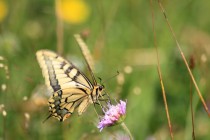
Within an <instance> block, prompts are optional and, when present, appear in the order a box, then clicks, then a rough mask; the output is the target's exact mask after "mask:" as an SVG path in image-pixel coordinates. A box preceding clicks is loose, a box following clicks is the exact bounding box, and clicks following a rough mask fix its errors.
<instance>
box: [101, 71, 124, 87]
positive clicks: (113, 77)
mask: <svg viewBox="0 0 210 140" xmlns="http://www.w3.org/2000/svg"><path fill="white" fill-rule="evenodd" d="M119 74H120V73H119V71H117V73H116V74H115V75H113V76H111V77H109V78H107V79H106V80H104V81H103V84H104V83H106V82H107V81H109V80H111V79H113V78H114V77H116V76H118V75H119Z"/></svg>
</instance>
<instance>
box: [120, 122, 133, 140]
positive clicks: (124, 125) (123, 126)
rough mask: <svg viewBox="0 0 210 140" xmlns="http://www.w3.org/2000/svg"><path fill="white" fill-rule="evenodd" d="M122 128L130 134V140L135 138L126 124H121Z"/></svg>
mask: <svg viewBox="0 0 210 140" xmlns="http://www.w3.org/2000/svg"><path fill="white" fill-rule="evenodd" d="M121 126H122V128H123V129H124V130H125V131H126V132H127V133H128V135H129V137H130V140H133V136H132V134H131V132H130V130H129V129H128V127H127V126H126V124H125V123H124V122H122V123H121Z"/></svg>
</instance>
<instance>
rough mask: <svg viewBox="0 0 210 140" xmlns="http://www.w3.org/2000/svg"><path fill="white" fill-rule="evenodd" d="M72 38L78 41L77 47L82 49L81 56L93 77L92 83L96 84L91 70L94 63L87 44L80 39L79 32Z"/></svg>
mask: <svg viewBox="0 0 210 140" xmlns="http://www.w3.org/2000/svg"><path fill="white" fill-rule="evenodd" d="M74 38H75V39H76V41H77V43H78V45H79V47H80V49H81V51H82V54H83V57H84V58H85V62H86V64H87V67H88V70H89V71H90V74H91V77H92V79H93V84H94V85H97V82H96V78H95V77H94V74H93V71H92V69H93V65H94V63H93V58H92V56H91V54H90V51H89V49H88V46H87V45H86V44H85V42H84V41H83V40H82V38H81V36H80V35H79V34H75V35H74ZM88 62H89V63H88Z"/></svg>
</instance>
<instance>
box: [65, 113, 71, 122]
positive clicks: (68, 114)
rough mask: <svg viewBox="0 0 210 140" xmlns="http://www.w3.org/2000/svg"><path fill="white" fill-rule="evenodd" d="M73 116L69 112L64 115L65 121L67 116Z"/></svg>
mask: <svg viewBox="0 0 210 140" xmlns="http://www.w3.org/2000/svg"><path fill="white" fill-rule="evenodd" d="M70 116H71V113H67V114H66V115H65V116H64V117H63V121H64V120H65V119H67V118H69V117H70Z"/></svg>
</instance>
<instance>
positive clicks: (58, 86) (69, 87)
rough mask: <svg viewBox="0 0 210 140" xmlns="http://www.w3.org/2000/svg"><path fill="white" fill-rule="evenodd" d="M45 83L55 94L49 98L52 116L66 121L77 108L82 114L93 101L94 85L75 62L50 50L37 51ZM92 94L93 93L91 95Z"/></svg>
mask: <svg viewBox="0 0 210 140" xmlns="http://www.w3.org/2000/svg"><path fill="white" fill-rule="evenodd" d="M36 56H37V59H38V62H39V64H40V67H41V68H42V74H43V76H44V78H45V83H46V85H47V87H48V88H49V89H50V91H51V92H52V93H53V95H52V96H51V97H50V99H49V111H50V113H51V116H54V117H56V118H57V119H59V120H60V121H64V120H65V119H66V118H67V117H69V116H70V115H71V114H72V113H73V111H74V110H75V109H76V108H77V109H78V114H79V115H80V114H82V113H83V112H84V111H85V110H86V108H87V106H88V105H89V104H90V103H92V101H91V100H90V94H91V93H92V91H93V88H94V86H93V85H92V84H91V82H90V81H89V80H88V78H87V77H86V76H85V75H84V74H83V73H82V72H80V71H79V70H78V69H77V68H76V67H75V66H74V65H73V64H71V63H70V62H68V61H67V60H65V59H64V58H62V57H61V56H58V55H57V54H56V53H54V52H52V51H49V50H40V51H38V52H37V53H36ZM91 96H92V95H91Z"/></svg>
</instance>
